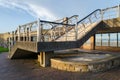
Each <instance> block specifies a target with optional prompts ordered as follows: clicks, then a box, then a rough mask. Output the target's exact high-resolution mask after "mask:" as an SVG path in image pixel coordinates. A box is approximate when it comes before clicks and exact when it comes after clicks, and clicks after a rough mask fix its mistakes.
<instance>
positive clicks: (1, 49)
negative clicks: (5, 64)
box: [0, 47, 9, 53]
mask: <svg viewBox="0 0 120 80" xmlns="http://www.w3.org/2000/svg"><path fill="white" fill-rule="evenodd" d="M8 51H9V50H8V48H3V47H0V53H1V52H8Z"/></svg>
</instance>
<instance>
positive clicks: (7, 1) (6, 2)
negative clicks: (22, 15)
mask: <svg viewBox="0 0 120 80" xmlns="http://www.w3.org/2000/svg"><path fill="white" fill-rule="evenodd" d="M0 6H2V7H5V8H9V9H16V10H18V11H26V12H27V13H29V14H30V15H31V16H33V17H35V18H40V19H46V20H55V19H56V18H57V17H56V16H55V15H54V14H53V13H52V12H50V11H49V10H48V9H46V8H44V7H42V6H38V5H35V4H31V3H25V2H23V1H18V0H0Z"/></svg>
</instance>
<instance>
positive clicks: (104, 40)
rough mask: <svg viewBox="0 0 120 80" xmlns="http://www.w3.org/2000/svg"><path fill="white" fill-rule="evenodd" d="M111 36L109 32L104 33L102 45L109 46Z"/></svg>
mask: <svg viewBox="0 0 120 80" xmlns="http://www.w3.org/2000/svg"><path fill="white" fill-rule="evenodd" d="M108 41H109V36H108V34H102V46H108Z"/></svg>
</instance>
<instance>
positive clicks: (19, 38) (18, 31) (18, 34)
mask: <svg viewBox="0 0 120 80" xmlns="http://www.w3.org/2000/svg"><path fill="white" fill-rule="evenodd" d="M18 41H20V26H19V27H18Z"/></svg>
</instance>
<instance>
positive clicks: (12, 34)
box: [11, 31, 14, 47]
mask: <svg viewBox="0 0 120 80" xmlns="http://www.w3.org/2000/svg"><path fill="white" fill-rule="evenodd" d="M13 45H14V31H12V32H11V47H12V46H13Z"/></svg>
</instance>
